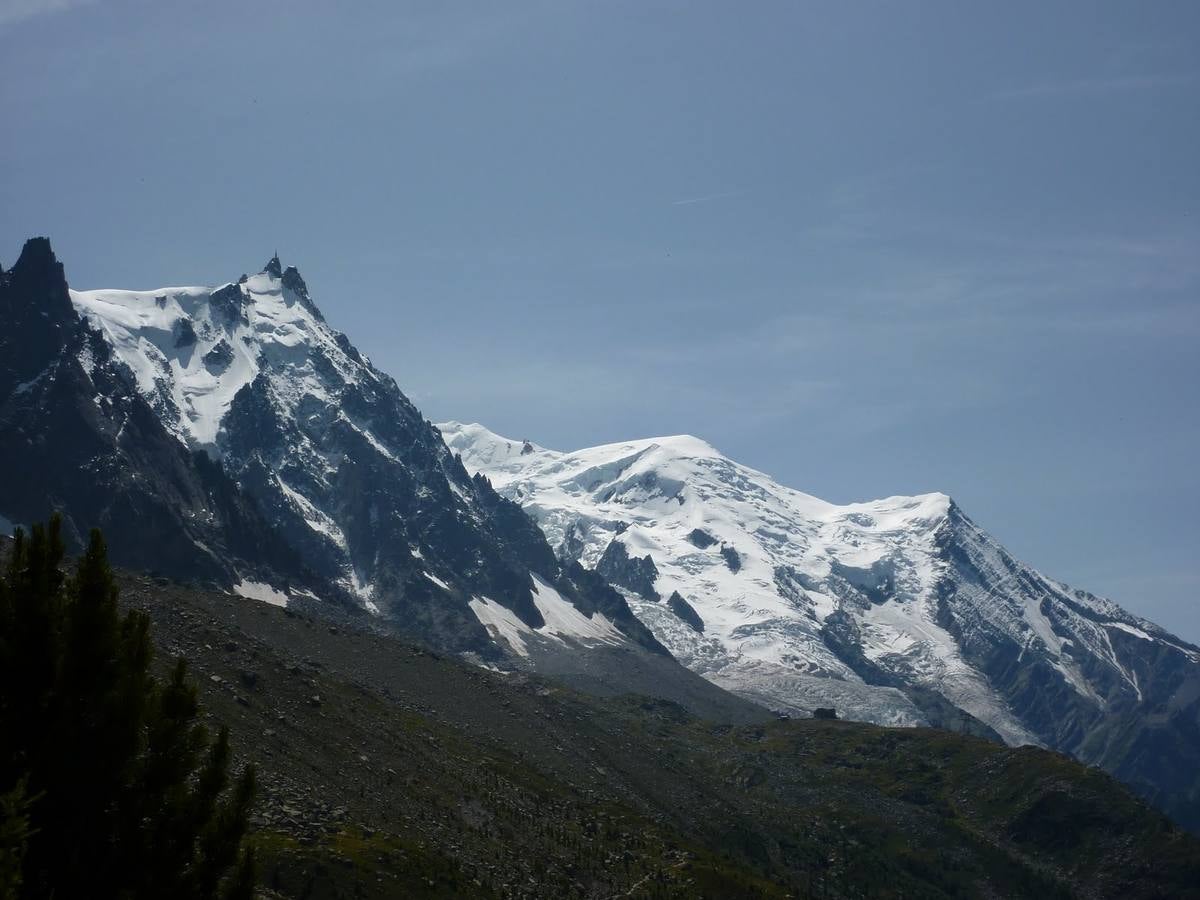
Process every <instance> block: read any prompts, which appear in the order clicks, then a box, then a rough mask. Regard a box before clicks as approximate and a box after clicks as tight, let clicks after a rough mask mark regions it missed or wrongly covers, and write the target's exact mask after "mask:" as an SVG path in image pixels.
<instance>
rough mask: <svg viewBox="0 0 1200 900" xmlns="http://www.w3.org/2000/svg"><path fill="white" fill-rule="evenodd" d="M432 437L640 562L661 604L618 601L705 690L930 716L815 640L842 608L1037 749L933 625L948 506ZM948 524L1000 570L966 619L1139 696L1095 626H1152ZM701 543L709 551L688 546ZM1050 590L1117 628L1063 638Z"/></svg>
mask: <svg viewBox="0 0 1200 900" xmlns="http://www.w3.org/2000/svg"><path fill="white" fill-rule="evenodd" d="M438 427H439V428H440V429H441V431H442V434H443V437H444V438H445V440H446V443H447V445H448V446H449V447H450V449H451V450H453V451H455V452H457V453H460V454H461V455H462V459H463V464H464V465H465V466H466V467H467V469H468V471H471V472H477V471H481V472H483V473H484V474H485V475H487V476H488V478H490V479H491V481H492V483H493V485H494V486H495V488H496V490H497V491H499V492H500V493H501V494H503V495H504V496H507V497H509V498H511V499H513V500H515V501H517V502H519V503H520V504H521V505H522V506H523V507H524V508H525V510H526V511H527V512H529V513H530V514H531V515H532V516H533V517H534V518H535V519H536V520H537V521H538V523H539V524H540V525H541V527H542V529H543V530H544V531H545V533H546V536H547V538H548V539H549V541H550V544H551V546H553V547H554V548H555V549H556V551H558V552H559V553H560V554H562V555H569V556H574V557H576V558H578V559H579V560H580V561H581V562H582V563H583V564H584V565H586V566H590V567H595V566H596V565H597V563H598V562H599V561H600V558H601V557H602V555H603V554H604V551H605V550H606V548H607V547H608V545H609V543H610V542H612V541H614V540H617V541H620V542H621V543H622V544H624V545H625V548H626V551H627V553H628V554H629V556H630V557H643V556H645V555H646V554H650V556H651V557H652V558H653V560H654V563H655V566H656V567H657V571H658V577H657V580H656V581H655V584H654V587H655V590H656V591H657V593H658V594H659V595H660V598H661V599H660V601H657V602H656V601H654V600H650V599H645V598H643V597H640V596H638V595H637V594H635V593H633V592H632V591H629V590H625V589H622V592H623V593H624V594H625V596H626V597H627V598H628V600H629V603H630V606H631V608H632V609H633V611H634V612H635V614H637V616H638V617H639V618H640V619H641V620H642V621H643V622H644V623H645V624H646V626H647V627H649V628H650V630H651V631H652V632H653V633H654V635H655V637H656V638H658V639H659V641H661V642H662V643H663V644H664V645H665V646H666V647H667V648H668V649H669V650H670V651H671V653H672V654H674V655H675V656H676V658H678V659H679V660H680V661H681V662H682V663H684V664H685V665H686V666H688V667H689V668H691V669H693V670H694V671H696V672H698V673H700V674H701V675H703V676H705V677H706V678H708V679H709V680H711V681H713V682H714V683H717V684H719V685H721V686H722V687H725V688H727V689H730V690H733V691H734V692H736V693H740V694H742V695H744V696H747V697H749V698H751V699H754V700H757V701H759V702H762V703H765V704H766V705H768V706H772V707H774V708H776V709H779V710H781V711H811V709H812V708H814V707H816V706H827V705H832V706H836V707H838V708H839V711H840V712H842V713H843V714H845V715H848V716H849V717H851V718H857V719H862V720H865V721H873V722H879V723H881V724H900V725H903V724H921V723H922V722H923V721H925V720H924V717H923V715H922V714H921V712H920V711H919V710H917V709H916V707H914V706H913V705H912V703H911V702H910V701H909V700H908V699H907V697H905V696H904V695H903V694H902V693H901V692H900V691H898V690H896V689H894V688H884V687H879V686H876V685H871V684H867V683H866V682H864V680H863V679H862V678H861V677H860V676H859V675H858V674H856V672H855V671H854V670H853V669H852V668H851V666H850V665H848V664H847V663H846V662H845V661H843V659H841V658H839V656H838V655H837V654H836V653H834V652H833V650H831V649H830V647H829V646H828V644H827V643H826V640H825V639H824V637H823V636H822V629H823V627H824V626H825V625H826V624H827V621H828V620H829V619H830V617H831V616H834V615H835V614H838V619H844V620H846V621H847V622H848V623H849V624H850V625H851V626H852V628H853V629H855V630H856V635H855V637H856V641H857V644H858V647H859V648H860V649H861V652H862V653H863V654H864V656H865V657H866V658H867V659H868V660H870V661H871V662H872V663H874V664H876V665H878V666H879V667H880V668H882V669H883V670H885V671H888V672H890V673H893V674H895V675H898V676H899V677H900V678H901V679H902V680H904V681H905V682H906V683H912V684H916V685H921V686H925V687H929V688H932V689H934V690H936V691H938V692H939V693H941V694H942V695H943V696H944V697H945V698H946V699H948V700H950V701H951V702H952V703H953V704H955V705H956V706H958V707H959V708H960V709H963V710H965V711H967V712H969V713H971V714H972V715H974V716H976V717H977V718H979V719H981V720H982V721H984V722H986V723H987V724H989V725H990V726H991V727H992V728H994V729H995V730H996V731H997V732H998V733H999V734H1000V735H1001V736H1002V737H1004V739H1005V740H1007V741H1009V742H1010V743H1014V744H1019V743H1036V738H1035V737H1034V736H1033V735H1032V734H1031V733H1030V732H1029V731H1028V730H1027V729H1026V728H1025V727H1024V726H1023V725H1022V723H1021V721H1020V720H1019V719H1018V718H1017V717H1016V715H1014V713H1013V712H1012V711H1011V710H1010V709H1009V707H1008V706H1007V704H1006V703H1005V701H1004V699H1003V697H1001V696H1000V695H999V693H998V692H997V691H996V690H994V689H993V688H992V687H991V685H990V683H989V681H988V679H987V678H986V677H985V676H984V675H983V674H982V673H981V672H979V671H977V670H976V668H975V667H973V666H972V665H971V664H970V663H969V662H968V661H967V659H966V658H965V656H964V653H963V651H962V649H961V648H960V645H959V640H958V639H956V637H955V636H954V635H952V634H951V633H949V632H948V631H947V630H946V628H944V627H943V626H942V625H939V624H938V622H939V621H940V620H939V616H938V588H939V584H940V583H941V582H942V580H943V579H947V578H955V577H956V576H955V574H954V572H953V571H952V570H951V567H950V565H949V564H948V563H947V562H946V556H945V554H944V553H943V552H942V551H941V549H940V548H939V545H938V541H939V540H940V539H942V538H943V537H944V534H943V532H944V531H945V530H946V529H947V528H950V527H951V526H950V524H949V523H948V519H949V517H950V510H951V500H950V498H949V497H948V496H946V495H945V494H941V493H930V494H922V495H919V496H913V497H904V496H896V497H888V498H885V499H882V500H874V501H868V502H862V503H851V504H847V505H841V506H839V505H835V504H832V503H828V502H826V501H824V500H820V499H818V498H816V497H813V496H810V495H808V494H804V493H801V492H800V491H796V490H793V489H791V488H788V487H785V486H783V485H781V484H779V483H777V482H776V481H775V480H774V479H772V478H771V477H770V476H768V475H766V474H764V473H762V472H758V471H755V470H753V469H750V468H748V467H746V466H742V465H739V464H738V463H736V462H734V461H732V460H731V459H729V458H727V457H725V456H724V455H722V454H721V453H720V452H718V451H717V450H716V449H715V448H714V447H713V446H712V445H710V444H708V443H707V442H705V441H703V440H701V439H699V438H696V437H692V436H690V435H676V436H671V437H659V438H649V439H644V440H636V441H628V442H621V443H614V444H606V445H603V446H600V447H592V448H588V449H584V450H578V451H574V452H559V451H555V450H549V449H547V448H545V447H541V446H538V445H536V444H531V443H527V442H525V441H521V440H513V439H511V438H505V437H502V436H500V435H497V434H494V433H493V432H491V431H489V430H488V429H486V428H485V427H483V426H482V425H478V424H470V425H467V424H462V423H458V422H447V423H443V424H441V425H439V426H438ZM964 521H966V520H964ZM955 527H956V528H958V530H959V533H961V534H962V535H963V539H964V540H965V541H967V545H968V547H969V550H970V552H971V553H972V554H973V555H975V556H977V557H978V559H977V561H976V565H978V566H979V567H981V570H983V571H985V572H988V573H992V572H993V570H994V572H995V579H994V583H993V582H992V581H989V582H988V585H987V587H986V588H983V587H977V586H973V585H970V584H958V585H957V588H958V590H959V596H960V597H965V598H966V600H965V602H968V603H969V604H970V609H969V613H970V615H971V616H972V617H974V618H975V619H976V620H978V621H979V622H980V623H981V624H985V625H986V626H987V627H988V628H990V629H993V630H995V631H996V632H998V633H1000V634H1003V635H1005V636H1007V637H1009V638H1011V639H1012V640H1013V641H1014V642H1016V644H1017V645H1019V646H1024V647H1027V648H1033V649H1035V650H1036V652H1038V653H1039V654H1040V655H1041V656H1042V658H1044V659H1045V660H1047V661H1048V662H1049V664H1050V665H1051V666H1052V667H1053V668H1055V669H1056V670H1057V671H1058V672H1059V673H1060V675H1061V676H1062V678H1063V679H1064V680H1065V681H1066V683H1067V684H1069V685H1070V686H1071V687H1072V688H1073V689H1074V690H1076V691H1077V692H1078V693H1079V694H1080V696H1082V697H1085V698H1087V699H1088V701H1089V702H1093V703H1096V704H1097V705H1102V701H1101V700H1100V698H1099V697H1097V696H1096V695H1095V692H1094V691H1093V689H1092V687H1091V685H1090V684H1089V682H1088V680H1087V679H1086V678H1085V677H1084V675H1083V673H1082V672H1081V671H1080V669H1079V666H1078V664H1077V663H1076V661H1075V657H1074V656H1073V655H1072V654H1071V652H1069V651H1070V647H1068V646H1066V645H1067V644H1068V643H1069V642H1068V641H1067V640H1065V639H1064V638H1063V637H1060V632H1064V630H1069V631H1071V632H1072V633H1075V634H1076V637H1077V639H1078V640H1080V641H1086V643H1087V644H1088V646H1089V648H1091V649H1092V650H1093V652H1095V653H1097V654H1099V655H1100V656H1101V657H1102V659H1104V660H1105V661H1106V662H1107V663H1108V664H1109V665H1111V666H1113V667H1114V668H1115V669H1116V670H1119V672H1120V674H1121V677H1123V678H1125V680H1126V681H1128V682H1129V685H1130V690H1131V691H1135V692H1138V693H1139V695H1140V691H1138V688H1137V684H1136V679H1135V678H1133V677H1132V674H1131V673H1128V672H1126V671H1125V670H1124V669H1123V668H1122V667H1121V665H1120V663H1119V662H1118V660H1117V659H1116V656H1115V654H1114V653H1113V650H1112V645H1111V643H1110V642H1109V641H1108V639H1107V636H1106V631H1105V627H1106V626H1107V627H1111V628H1116V629H1120V630H1123V631H1126V632H1129V633H1131V634H1135V635H1137V636H1139V637H1142V636H1145V638H1146V639H1147V640H1155V639H1161V638H1160V637H1157V636H1154V635H1158V636H1162V635H1165V633H1164V632H1162V631H1161V629H1158V628H1157V627H1156V626H1153V625H1151V624H1150V623H1147V622H1144V621H1143V620H1140V619H1137V618H1136V617H1133V616H1130V615H1129V614H1128V613H1126V612H1124V611H1123V610H1121V609H1120V607H1118V606H1116V604H1113V603H1111V602H1109V601H1104V600H1100V599H1099V598H1094V597H1092V596H1091V595H1087V594H1084V593H1083V592H1072V591H1071V589H1069V588H1067V587H1066V586H1065V585H1061V584H1059V583H1057V582H1053V581H1050V580H1049V579H1046V578H1043V577H1042V576H1041V575H1040V574H1038V573H1037V572H1035V571H1034V570H1032V569H1029V568H1028V567H1025V566H1022V565H1021V564H1020V563H1017V562H1016V561H1014V560H1012V559H1011V557H1009V556H1008V555H1007V554H1006V553H1005V552H1004V551H1003V548H1001V547H1000V546H999V545H998V544H996V543H995V542H994V541H993V540H992V539H991V538H989V537H988V536H987V535H986V534H984V533H983V532H982V531H979V530H978V529H975V528H974V526H971V525H970V523H969V521H966V525H963V526H955ZM698 532H703V533H704V535H706V536H707V537H708V538H710V539H711V540H712V544H711V546H708V547H702V546H698V543H697V541H696V540H695V536H696V535H697V534H698ZM700 543H703V541H701V542H700ZM728 548H732V550H733V551H736V554H737V558H738V559H739V560H740V564H741V565H740V568H739V569H738V570H737V571H734V570H733V568H734V567H733V566H731V565H730V564H729V563H728V562H727V559H726V555H725V554H723V553H722V550H726V552H728ZM1026 579H1027V584H1032V585H1034V586H1035V587H1036V588H1037V590H1036V592H1034V591H1032V590H1031V589H1029V588H1028V587H1026V588H1023V589H1018V587H1017V585H1016V584H1015V582H1018V581H1022V580H1026ZM676 591H677V592H678V593H679V594H680V595H681V596H682V597H683V598H684V599H685V600H686V601H687V602H688V603H689V604H690V605H691V606H692V607H693V608H694V609H695V610H696V612H697V613H698V614H699V616H700V617H701V619H702V620H703V622H704V631H703V633H698V632H696V631H695V630H693V629H692V628H690V627H689V626H688V625H687V624H685V623H684V622H683V621H682V620H681V619H679V618H678V617H677V616H675V614H674V613H672V612H671V611H670V610H669V609H668V608H667V605H666V603H665V601H666V599H667V598H668V597H669V596H670V595H671V594H672V593H673V592H676ZM1047 596H1049V597H1050V598H1052V599H1056V600H1060V599H1068V598H1069V599H1070V600H1071V601H1072V602H1073V603H1074V604H1075V605H1076V606H1083V607H1087V608H1088V609H1089V610H1090V611H1092V612H1093V613H1095V614H1098V615H1099V616H1100V617H1103V618H1109V619H1111V620H1112V621H1109V622H1107V623H1104V624H1098V623H1097V622H1096V621H1093V620H1092V619H1091V618H1085V617H1084V616H1081V615H1080V614H1079V613H1077V612H1075V611H1074V610H1072V609H1071V608H1070V607H1069V606H1068V605H1066V604H1055V607H1054V609H1055V612H1054V615H1055V616H1056V624H1057V626H1058V627H1057V629H1056V628H1055V627H1053V626H1052V624H1051V622H1050V621H1048V620H1047V618H1046V616H1045V615H1044V614H1043V613H1042V611H1041V609H1040V602H1041V600H1042V599H1043V598H1045V597H1047ZM1023 652H1024V651H1023ZM1185 652H1189V651H1185Z"/></svg>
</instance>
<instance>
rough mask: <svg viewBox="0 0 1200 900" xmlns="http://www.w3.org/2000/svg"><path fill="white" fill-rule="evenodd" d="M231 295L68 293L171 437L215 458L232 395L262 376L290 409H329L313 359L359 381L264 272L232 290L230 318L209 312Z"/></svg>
mask: <svg viewBox="0 0 1200 900" xmlns="http://www.w3.org/2000/svg"><path fill="white" fill-rule="evenodd" d="M229 287H230V285H221V286H220V287H218V288H209V287H167V288H159V289H158V290H153V291H124V290H98V291H71V301H72V303H73V304H74V305H75V308H76V310H77V311H78V312H79V313H80V314H82V315H84V316H86V317H87V318H88V320H89V321H90V322H91V323H92V325H93V326H94V327H96V328H99V329H100V331H101V332H102V333H103V334H104V336H105V337H106V338H107V339H108V342H109V343H110V344H111V346H112V347H113V349H114V350H115V351H116V354H117V357H118V358H119V359H120V360H121V361H122V362H123V363H125V364H126V365H127V366H128V367H129V368H130V369H131V370H132V372H133V374H134V377H135V378H136V379H137V385H138V389H139V390H140V391H141V392H142V394H143V395H145V396H146V397H147V398H148V399H150V400H151V403H152V405H154V406H155V407H156V409H158V410H159V412H160V414H163V413H164V412H165V413H166V414H165V415H164V416H163V418H164V420H165V422H166V424H167V425H168V427H170V428H171V429H172V430H173V431H174V432H175V433H176V434H177V435H178V436H179V437H181V438H182V439H183V440H184V441H185V442H186V443H187V444H189V445H190V446H192V447H195V448H198V449H208V450H211V451H214V452H215V451H216V445H217V442H218V437H219V434H220V430H221V421H222V419H223V418H224V417H225V414H226V413H227V412H228V411H229V406H230V404H231V403H232V402H233V397H234V395H235V394H237V392H238V390H240V389H241V388H242V387H243V386H244V385H246V384H248V383H249V382H251V381H253V380H254V378H255V376H256V375H258V373H259V372H260V371H262V370H264V369H268V370H270V371H272V372H281V373H286V376H287V377H286V378H279V379H276V382H277V383H276V385H275V386H276V387H277V388H278V389H279V394H280V396H281V397H282V398H283V399H285V400H290V401H291V405H292V406H293V407H294V406H295V405H296V404H297V403H298V402H299V401H300V400H301V399H302V398H303V397H304V396H305V395H312V396H315V397H316V398H318V399H329V398H328V396H327V390H328V386H327V385H326V384H323V383H322V382H323V379H322V378H320V377H319V373H318V372H317V371H316V369H315V368H314V366H313V361H314V357H315V356H316V355H318V354H319V355H321V356H323V357H325V358H326V359H328V360H329V361H330V362H331V363H332V364H333V366H334V368H335V369H336V370H337V371H338V373H339V374H340V375H341V376H342V377H343V378H344V379H345V380H346V381H347V382H353V380H354V378H355V377H358V376H359V374H360V373H361V371H362V367H361V366H360V365H358V364H357V363H355V362H354V361H353V360H351V359H350V358H349V356H348V355H347V354H346V353H345V352H344V351H343V350H342V348H341V347H339V346H338V344H337V341H336V340H335V338H336V333H335V332H334V331H333V329H331V328H330V327H329V326H328V325H326V324H325V323H324V321H322V320H321V319H320V318H319V317H318V316H317V315H315V314H314V310H313V309H312V308H310V307H309V306H307V305H306V304H305V303H304V302H302V301H301V299H300V298H299V297H297V296H296V295H295V294H294V293H293V292H292V291H290V290H288V289H287V288H286V287H285V286H284V284H283V282H282V280H281V279H279V278H276V277H274V276H273V275H271V274H269V273H267V272H260V273H259V274H257V275H253V276H250V277H249V278H247V279H245V281H243V282H242V283H240V284H238V285H237V286H236V290H237V292H238V294H239V297H238V299H239V301H240V302H239V304H238V306H239V308H237V309H230V308H229V307H227V306H225V305H222V304H214V303H213V302H212V298H213V295H214V294H215V293H217V292H218V291H220V290H222V289H223V288H229ZM193 336H194V339H192V337H193ZM368 439H369V440H374V438H373V437H371V436H370V435H368Z"/></svg>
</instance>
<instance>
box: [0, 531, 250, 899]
mask: <svg viewBox="0 0 1200 900" xmlns="http://www.w3.org/2000/svg"><path fill="white" fill-rule="evenodd" d="M62 560H63V541H62V536H61V528H60V521H59V519H58V518H57V517H56V518H54V519H52V520H51V521H50V524H49V526H48V527H43V526H41V525H37V526H34V527H33V529H32V532H31V534H30V535H28V536H26V535H25V534H23V533H22V532H21V531H20V530H18V531H17V533H16V535H15V543H14V545H13V548H12V552H11V555H10V557H9V560H8V565H7V569H6V572H5V573H4V575H3V577H0V791H10V792H11V793H10V794H8V795H6V796H5V798H4V801H3V803H2V804H0V805H2V807H3V808H0V898H3V897H8V896H12V897H25V896H28V897H48V896H54V897H115V896H121V897H136V898H142V897H145V898H151V897H153V898H158V897H171V898H176V900H190V898H212V897H249V896H251V892H250V885H252V883H253V877H252V872H251V869H252V866H253V860H252V858H251V857H250V856H249V854H248V852H244V851H242V850H241V842H242V837H243V835H244V834H245V831H246V817H247V810H248V807H249V805H250V801H251V799H252V796H253V793H254V771H253V769H252V768H250V767H247V768H246V769H245V770H244V771H243V772H242V774H241V775H240V777H238V778H237V779H236V780H235V781H233V782H232V783H231V778H230V772H229V769H230V749H229V735H228V732H227V731H226V730H225V729H222V730H221V731H220V733H219V734H218V735H217V736H216V737H215V738H212V737H210V735H209V734H208V730H207V729H206V728H205V727H204V726H203V725H201V724H200V722H199V706H198V704H197V700H196V690H195V688H194V687H193V686H192V685H191V684H189V683H188V681H187V678H186V664H185V662H184V661H183V660H180V661H179V663H178V664H177V665H176V667H175V669H174V672H173V674H172V676H171V678H170V679H169V680H168V681H167V682H166V683H160V682H159V681H158V680H157V679H156V678H154V676H153V675H151V673H150V662H151V656H152V649H151V641H150V620H149V618H148V617H147V616H146V615H145V614H143V613H140V612H129V613H126V614H124V615H122V614H121V613H120V611H119V610H118V608H117V588H116V584H115V582H114V580H113V575H112V571H111V569H110V568H109V564H108V559H107V551H106V548H105V544H104V538H103V537H102V536H101V534H100V532H99V531H93V532H92V534H91V540H90V543H89V545H88V548H87V550H86V552H85V553H84V555H83V556H82V558H80V560H79V562H78V564H77V566H76V569H75V573H74V575H73V577H71V578H65V577H64V576H63V573H62V568H61V564H62ZM5 891H7V892H8V893H5Z"/></svg>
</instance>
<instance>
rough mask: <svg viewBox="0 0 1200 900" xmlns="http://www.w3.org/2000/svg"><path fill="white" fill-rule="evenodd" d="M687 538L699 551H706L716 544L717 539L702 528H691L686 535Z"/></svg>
mask: <svg viewBox="0 0 1200 900" xmlns="http://www.w3.org/2000/svg"><path fill="white" fill-rule="evenodd" d="M687 538H688V540H689V541H690V542H691V543H692V544H694V545H695V546H697V547H699V548H700V549H701V550H707V549H708V548H709V547H711V546H712V545H713V544H715V543H716V542H717V539H716V538H715V537H713V536H712V535H711V534H709V533H708V532H707V531H705V530H704V529H703V528H693V529H692V530H691V531H690V532H689V533H688V536H687Z"/></svg>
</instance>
